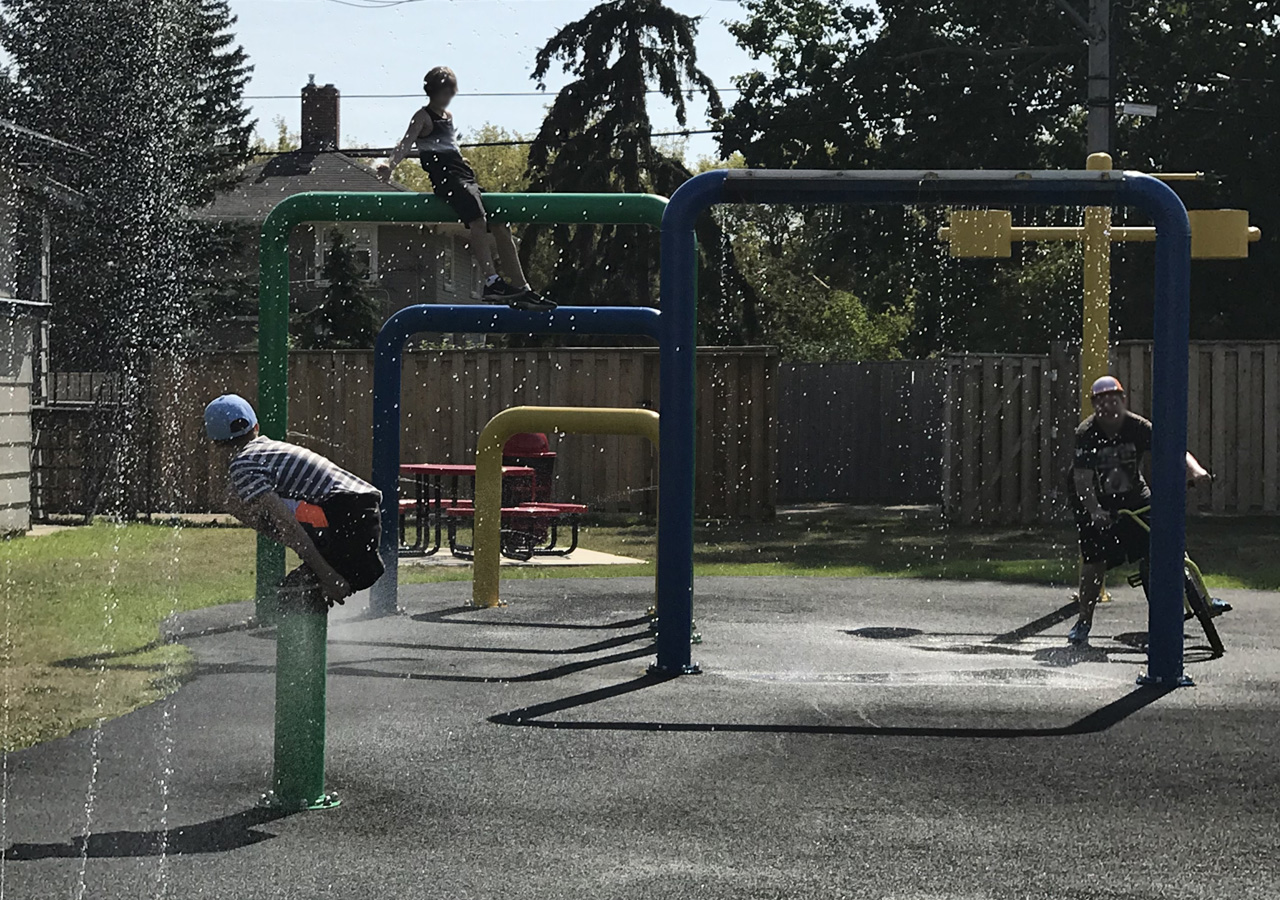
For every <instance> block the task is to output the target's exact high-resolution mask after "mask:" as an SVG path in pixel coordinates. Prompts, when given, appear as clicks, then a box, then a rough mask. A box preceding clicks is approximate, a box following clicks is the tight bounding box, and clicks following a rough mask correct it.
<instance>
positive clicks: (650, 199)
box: [255, 191, 667, 624]
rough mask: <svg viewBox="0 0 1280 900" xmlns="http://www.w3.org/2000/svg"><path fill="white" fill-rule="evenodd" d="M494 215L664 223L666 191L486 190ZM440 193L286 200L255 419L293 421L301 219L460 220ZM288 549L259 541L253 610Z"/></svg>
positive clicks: (264, 281)
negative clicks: (294, 277) (293, 268)
mask: <svg viewBox="0 0 1280 900" xmlns="http://www.w3.org/2000/svg"><path fill="white" fill-rule="evenodd" d="M484 205H485V210H486V211H487V212H488V214H489V217H490V218H491V219H492V220H493V221H496V222H511V223H522V222H540V223H546V224H558V225H574V224H584V225H651V226H653V227H654V228H661V226H662V212H663V210H665V209H666V207H667V200H666V198H665V197H659V196H657V195H656V194H485V195H484ZM456 221H457V215H456V214H455V213H454V211H453V210H452V209H451V208H450V207H449V206H448V204H446V203H445V202H444V201H443V200H441V199H440V198H439V197H436V196H434V195H432V194H419V193H407V192H403V191H401V192H396V193H382V192H376V193H374V192H353V191H310V192H307V193H303V194H294V195H293V196H292V197H287V198H285V199H284V200H282V201H281V202H280V203H279V204H278V205H277V206H276V208H275V209H273V210H272V211H271V214H270V215H269V216H267V219H266V221H265V222H263V224H262V237H261V241H260V244H259V250H260V260H259V273H260V274H259V288H258V421H259V422H260V423H261V426H262V433H263V434H265V435H266V436H267V437H270V438H275V439H276V440H284V439H285V437H286V434H287V430H288V423H289V236H290V235H291V234H292V233H293V229H294V228H295V227H296V226H298V225H300V224H302V223H303V222H326V223H327V222H422V223H428V222H456ZM283 576H284V551H283V549H281V548H279V547H278V545H275V544H274V543H272V542H270V541H266V540H263V539H259V541H258V577H257V593H256V595H255V597H256V601H255V602H256V606H255V609H256V617H257V620H258V622H259V623H260V624H270V623H273V622H275V621H276V609H275V586H276V585H277V584H279V583H280V579H281V578H282V577H283Z"/></svg>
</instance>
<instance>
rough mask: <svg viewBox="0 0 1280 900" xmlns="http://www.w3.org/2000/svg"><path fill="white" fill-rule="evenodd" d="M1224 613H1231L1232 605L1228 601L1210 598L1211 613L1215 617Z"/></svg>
mask: <svg viewBox="0 0 1280 900" xmlns="http://www.w3.org/2000/svg"><path fill="white" fill-rule="evenodd" d="M1224 612H1231V604H1230V603H1228V602H1227V601H1226V600H1219V599H1218V598H1217V597H1210V598H1209V613H1210V614H1211V615H1214V616H1220V615H1222V614H1223V613H1224Z"/></svg>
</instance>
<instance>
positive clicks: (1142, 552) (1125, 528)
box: [1076, 509, 1151, 569]
mask: <svg viewBox="0 0 1280 900" xmlns="http://www.w3.org/2000/svg"><path fill="white" fill-rule="evenodd" d="M1150 515H1151V514H1150V512H1146V513H1143V514H1142V521H1144V522H1147V523H1148V524H1150V521H1151V520H1150ZM1076 532H1077V533H1078V534H1079V536H1080V557H1081V558H1082V559H1083V560H1084V561H1085V562H1087V563H1106V566H1107V568H1108V569H1114V568H1115V567H1116V566H1123V565H1124V564H1125V563H1136V562H1141V561H1142V560H1144V559H1146V558H1147V554H1148V552H1149V550H1148V548H1149V547H1150V544H1151V538H1150V535H1149V534H1148V532H1147V530H1146V529H1144V528H1143V527H1142V526H1141V525H1139V524H1138V523H1137V522H1135V521H1133V518H1132V517H1131V516H1126V515H1117V516H1116V518H1115V521H1114V522H1113V523H1112V525H1111V527H1110V528H1106V529H1102V528H1099V527H1098V526H1097V525H1095V524H1093V520H1092V519H1091V518H1090V517H1089V514H1088V513H1087V512H1084V511H1083V510H1079V509H1078V510H1076Z"/></svg>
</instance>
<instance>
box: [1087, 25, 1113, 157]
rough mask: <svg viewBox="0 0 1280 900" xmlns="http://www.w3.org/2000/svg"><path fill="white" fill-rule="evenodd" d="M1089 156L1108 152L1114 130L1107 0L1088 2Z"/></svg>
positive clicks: (1109, 26)
mask: <svg viewBox="0 0 1280 900" xmlns="http://www.w3.org/2000/svg"><path fill="white" fill-rule="evenodd" d="M1088 33H1089V133H1088V152H1089V153H1110V152H1111V141H1112V133H1113V131H1114V127H1115V124H1114V123H1115V116H1116V112H1115V101H1114V99H1113V98H1112V96H1111V0H1089V32H1088Z"/></svg>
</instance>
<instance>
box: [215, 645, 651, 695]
mask: <svg viewBox="0 0 1280 900" xmlns="http://www.w3.org/2000/svg"><path fill="white" fill-rule="evenodd" d="M640 638H652V635H649V634H643V635H637V636H636V639H640ZM452 649H474V648H452ZM653 654H654V647H653V644H652V643H647V644H645V645H644V646H643V647H636V648H633V649H631V650H624V651H622V652H620V653H611V654H609V655H607V656H593V657H592V658H590V659H580V660H577V661H575V662H571V663H564V664H563V665H559V666H553V667H551V668H550V669H542V670H541V671H538V672H529V673H526V674H524V675H443V674H437V673H434V672H404V671H391V670H387V669H378V668H373V666H375V665H376V664H378V663H386V662H399V663H402V662H405V658H404V657H400V656H374V657H370V658H369V659H365V660H360V661H358V662H337V663H330V664H329V675H330V676H333V675H345V676H349V677H356V678H395V679H400V680H403V681H448V682H454V683H458V684H522V683H524V682H530V681H553V680H555V679H557V678H563V677H564V676H566V675H573V674H575V673H577V672H585V671H587V670H589V669H595V668H598V667H600V666H607V665H610V664H611V663H616V662H626V661H628V660H632V659H640V658H642V657H645V656H653ZM275 670H276V667H275V666H274V665H271V664H266V663H238V662H237V663H214V664H211V665H202V666H199V667H198V668H197V669H196V674H197V675H265V674H272V673H274V672H275Z"/></svg>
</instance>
